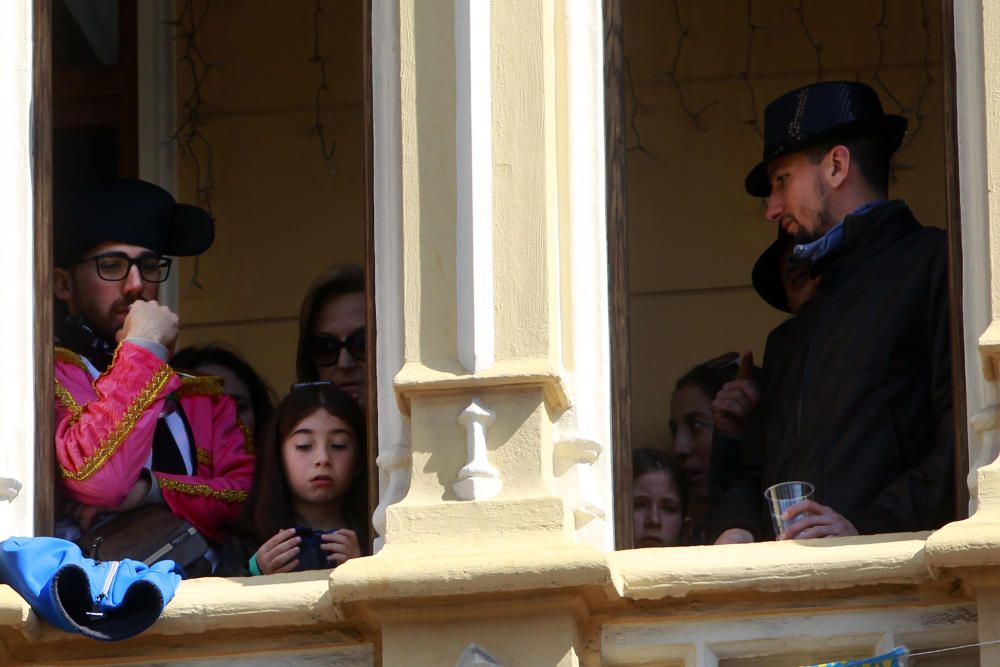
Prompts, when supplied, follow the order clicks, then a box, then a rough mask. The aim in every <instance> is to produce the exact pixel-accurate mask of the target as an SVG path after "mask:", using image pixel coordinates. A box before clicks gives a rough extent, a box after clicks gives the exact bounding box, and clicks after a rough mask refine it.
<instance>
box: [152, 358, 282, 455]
mask: <svg viewBox="0 0 1000 667" xmlns="http://www.w3.org/2000/svg"><path fill="white" fill-rule="evenodd" d="M170 365H171V366H173V367H174V368H179V369H183V370H187V371H194V372H196V373H198V374H201V375H213V376H216V377H220V378H222V381H223V387H224V390H225V392H226V394H227V395H228V396H230V397H231V398H232V399H233V400H234V401H235V402H236V412H237V414H238V415H239V419H240V426H241V427H242V428H243V434H244V435H245V436H246V438H247V445H248V446H249V448H250V449H251V451H252V450H253V446H252V445H253V443H255V442H258V441H259V440H260V435H261V432H262V431H263V429H264V426H265V425H266V424H267V422H268V420H269V419H270V418H271V413H273V412H274V390H273V389H271V387H270V386H268V384H267V382H265V381H264V378H262V377H261V376H260V375H258V374H257V372H256V371H255V370H254V369H253V367H252V366H250V364H249V363H247V361H246V360H245V359H244V358H243V357H241V356H240V355H239V354H237V353H236V352H234V351H233V350H230V349H228V348H226V347H224V346H222V345H219V344H211V345H202V346H198V347H186V348H184V349H183V350H180V351H178V352H177V354H175V355H174V356H173V358H172V359H171V360H170Z"/></svg>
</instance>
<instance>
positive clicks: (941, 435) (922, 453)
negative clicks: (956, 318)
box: [844, 230, 955, 535]
mask: <svg viewBox="0 0 1000 667" xmlns="http://www.w3.org/2000/svg"><path fill="white" fill-rule="evenodd" d="M935 231H937V230H935ZM936 237H937V240H940V243H938V244H935V245H934V246H933V252H932V253H931V254H930V256H929V258H928V259H927V260H926V261H925V262H924V263H925V264H926V266H927V271H926V272H925V273H924V272H921V273H915V275H925V276H926V277H927V282H922V283H920V284H919V285H917V286H916V287H917V288H918V289H921V290H924V292H925V293H926V294H927V300H926V303H925V308H924V312H923V313H920V318H921V319H920V320H919V321H918V322H915V323H914V325H915V326H920V327H922V331H924V332H926V338H925V340H926V350H927V354H929V355H930V364H929V369H930V389H931V391H930V400H929V404H928V407H929V409H930V411H931V413H932V416H931V418H932V420H933V431H934V435H933V437H932V438H929V439H928V441H927V442H923V443H921V442H913V443H907V444H908V445H909V446H911V447H914V448H917V449H916V451H915V452H914V457H913V461H914V464H913V466H912V467H910V468H909V469H907V470H905V471H903V474H902V475H900V476H899V477H898V478H896V479H895V480H893V481H892V482H891V483H889V484H887V485H886V487H885V489H884V490H883V491H882V492H881V493H879V494H878V495H877V496H876V497H875V499H874V500H873V501H872V502H871V503H870V504H869V505H868V506H867V507H864V508H861V509H859V510H856V511H854V512H850V513H845V515H844V516H845V517H846V518H847V519H848V521H850V522H851V523H852V524H854V527H855V528H856V529H857V530H858V532H859V533H861V534H863V535H865V534H873V533H885V532H899V531H901V530H929V529H933V528H939V527H941V526H942V525H944V524H945V523H947V522H948V521H952V520H954V519H955V474H954V471H955V420H954V412H953V409H952V385H951V336H950V327H949V324H950V322H949V317H948V253H947V246H946V245H945V243H944V241H945V239H944V234H943V233H941V234H937V235H936Z"/></svg>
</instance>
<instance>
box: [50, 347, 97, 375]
mask: <svg viewBox="0 0 1000 667" xmlns="http://www.w3.org/2000/svg"><path fill="white" fill-rule="evenodd" d="M56 361H61V362H63V363H66V364H72V365H74V366H76V367H77V368H79V369H80V370H82V371H83V372H84V373H86V374H87V377H90V369H89V368H87V363H86V362H85V361H84V360H83V357H81V356H80V355H79V354H77V353H76V352H74V351H73V350H67V349H66V348H65V347H57V348H56Z"/></svg>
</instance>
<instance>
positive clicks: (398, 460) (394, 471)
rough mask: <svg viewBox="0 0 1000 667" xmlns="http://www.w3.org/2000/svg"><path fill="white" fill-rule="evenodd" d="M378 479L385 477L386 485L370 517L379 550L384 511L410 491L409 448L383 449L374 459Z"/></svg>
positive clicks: (383, 526) (411, 457)
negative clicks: (376, 535)
mask: <svg viewBox="0 0 1000 667" xmlns="http://www.w3.org/2000/svg"><path fill="white" fill-rule="evenodd" d="M375 464H376V465H377V466H378V469H379V475H380V477H385V479H386V483H385V486H384V489H383V491H382V493H381V494H380V497H379V503H378V507H376V508H375V513H374V514H373V515H372V525H373V526H374V527H375V532H376V533H378V535H379V537H377V538H376V542H378V547H379V548H381V547H382V544H383V542H384V540H385V524H386V521H385V511H386V508H388V507H389V505H393V504H395V503H398V502H399V501H400V500H402V499H403V498H405V497H406V494H407V492H408V491H409V490H410V470H411V466H412V465H413V453H412V451H411V450H410V446H409V445H406V444H403V443H400V444H397V445H396V446H394V447H389V448H384V449H383V451H382V453H381V454H379V455H378V458H377V459H375Z"/></svg>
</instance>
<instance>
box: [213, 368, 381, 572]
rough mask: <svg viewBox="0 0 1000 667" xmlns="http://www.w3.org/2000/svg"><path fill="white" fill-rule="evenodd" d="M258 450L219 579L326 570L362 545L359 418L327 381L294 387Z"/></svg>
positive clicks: (365, 539) (362, 476)
mask: <svg viewBox="0 0 1000 667" xmlns="http://www.w3.org/2000/svg"><path fill="white" fill-rule="evenodd" d="M262 440H263V441H262V442H260V443H259V444H258V447H257V467H256V470H255V471H254V483H253V488H252V489H251V492H250V498H249V499H248V500H247V504H246V506H245V507H244V511H243V516H242V518H241V520H240V523H239V524H238V525H237V526H236V530H235V534H234V535H233V537H232V538H231V539H230V540H229V541H227V543H226V544H225V546H224V548H223V552H222V562H221V563H220V565H219V569H218V571H217V574H218V575H219V576H248V575H258V574H274V573H277V572H293V571H302V570H312V569H323V568H330V567H335V566H337V565H339V564H340V563H343V562H344V561H346V560H348V559H349V558H355V557H357V556H360V555H361V554H362V552H363V551H364V550H365V549H366V548H367V546H368V506H367V505H368V502H367V498H368V493H367V488H366V484H365V481H366V479H367V476H366V475H365V471H366V470H367V466H366V461H365V459H366V456H365V454H366V447H365V443H366V440H365V420H364V417H363V415H362V413H361V409H360V408H359V407H358V405H357V403H356V402H355V401H354V399H353V398H351V396H349V395H348V394H347V393H345V392H344V391H343V390H341V389H339V388H338V387H337V386H336V385H335V384H333V383H331V382H315V383H304V384H300V385H294V386H293V387H292V391H291V392H290V393H289V394H288V396H286V397H285V398H284V399H283V400H282V401H281V403H279V404H278V408H277V410H276V411H275V415H274V417H273V418H272V420H271V422H270V424H269V426H268V429H267V431H266V432H265V433H264V437H263V438H262Z"/></svg>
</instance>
